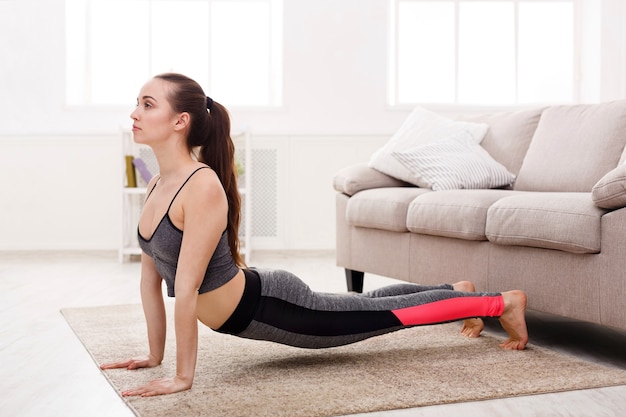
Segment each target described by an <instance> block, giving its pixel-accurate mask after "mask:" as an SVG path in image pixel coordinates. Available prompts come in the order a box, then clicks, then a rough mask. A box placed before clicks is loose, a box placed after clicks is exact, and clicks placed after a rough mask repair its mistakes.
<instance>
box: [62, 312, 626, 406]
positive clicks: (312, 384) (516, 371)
mask: <svg viewBox="0 0 626 417" xmlns="http://www.w3.org/2000/svg"><path fill="white" fill-rule="evenodd" d="M62 313H63V315H64V316H65V318H66V319H67V321H68V322H69V324H70V325H71V327H72V328H73V329H74V331H75V333H76V335H77V336H78V337H79V339H80V340H81V341H82V342H83V344H84V345H85V347H86V348H87V350H88V351H89V353H90V354H91V355H92V357H93V358H94V360H95V362H96V363H98V364H100V363H103V362H108V361H114V360H119V359H126V358H128V357H133V356H141V355H144V354H146V353H147V352H146V349H147V340H146V332H145V325H144V318H143V313H142V310H141V306H139V305H132V306H110V307H96V308H84V309H65V310H63V311H62ZM168 320H169V323H168V340H167V346H166V355H165V360H164V362H163V364H162V365H161V366H160V367H157V368H152V369H143V370H137V371H127V370H110V371H105V372H104V374H105V375H106V377H107V378H108V380H109V381H110V383H111V385H112V386H113V387H114V388H115V389H116V390H117V391H118V392H120V391H122V390H125V389H128V388H132V387H135V386H137V385H140V384H143V383H147V382H149V381H151V380H152V379H156V378H160V377H163V376H172V375H173V374H174V370H175V366H176V363H175V349H174V348H175V345H174V339H173V338H174V331H173V329H174V326H173V323H172V306H171V305H168ZM459 328H460V324H458V323H451V324H445V325H441V326H429V327H419V328H412V329H407V330H402V331H399V332H395V333H392V334H388V335H384V336H380V337H377V338H373V339H369V340H366V341H363V342H360V343H356V344H353V345H350V346H344V347H339V348H332V349H325V350H305V349H296V348H291V347H288V346H282V345H278V344H272V343H267V342H259V341H252V340H245V339H239V338H237V337H233V336H227V335H222V334H219V333H215V332H212V331H211V330H209V329H207V328H206V327H204V326H200V332H199V334H200V340H199V355H198V365H197V369H196V377H195V382H194V385H193V387H192V389H191V390H189V391H186V392H182V393H178V394H174V395H166V396H160V397H152V398H137V397H131V398H126V399H125V401H127V404H128V406H129V407H130V408H131V409H132V410H133V411H134V413H135V414H136V415H138V416H141V417H153V416H172V415H184V416H188V417H189V416H220V417H223V416H246V417H247V416H285V417H286V416H289V417H296V416H307V417H310V416H316V417H317V416H337V415H346V414H353V413H364V412H372V411H381V410H392V409H400V408H409V407H418V406H425V405H433V404H444V403H453V402H465V401H476V400H484V399H492V398H504V397H511V396H520V395H529V394H538V393H547V392H558V391H569V390H576V389H583V388H595V387H603V386H611V385H622V384H626V371H624V370H620V369H613V368H609V367H605V366H602V365H598V364H594V363H589V362H585V361H582V360H579V359H576V358H573V357H570V356H566V355H562V354H559V353H555V352H552V351H549V350H546V349H543V348H539V347H536V346H533V345H532V344H531V345H529V346H528V348H527V349H526V350H525V351H522V352H512V351H504V350H502V349H500V348H499V347H498V343H500V342H501V341H502V340H501V339H500V338H497V337H494V336H491V335H483V336H482V337H480V338H478V339H467V338H465V337H463V336H461V335H460V334H459Z"/></svg>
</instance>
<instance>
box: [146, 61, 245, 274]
mask: <svg viewBox="0 0 626 417" xmlns="http://www.w3.org/2000/svg"><path fill="white" fill-rule="evenodd" d="M154 78H159V79H161V80H164V81H167V82H169V83H170V84H171V86H172V88H171V90H170V92H169V95H168V99H169V103H170V105H171V106H172V109H173V110H174V111H175V112H176V113H182V112H187V113H189V116H190V119H191V121H190V126H189V131H188V136H187V147H188V148H189V151H190V152H192V150H193V149H195V148H197V147H200V151H199V152H198V155H197V157H198V160H199V161H200V162H203V163H205V164H207V165H208V166H210V167H211V168H212V169H213V170H214V171H215V172H216V173H217V176H218V177H219V179H220V182H221V183H222V186H223V187H224V191H225V192H226V198H227V199H228V225H227V227H226V230H227V231H228V245H229V246H230V252H231V255H232V257H233V259H234V260H235V263H236V264H237V265H238V266H245V262H244V260H243V258H242V257H241V254H240V253H239V221H240V216H241V214H240V213H241V196H240V195H239V190H238V188H237V170H236V168H235V145H234V143H233V141H232V139H231V137H230V117H229V115H228V111H227V110H226V108H225V107H224V106H222V105H221V104H219V103H217V102H215V101H213V100H211V99H209V98H207V96H206V94H205V93H204V91H203V90H202V87H200V85H199V84H198V83H197V82H195V81H194V80H192V79H191V78H189V77H186V76H184V75H181V74H175V73H166V74H160V75H157V76H155V77H154ZM209 107H210V110H207V109H208V108H209Z"/></svg>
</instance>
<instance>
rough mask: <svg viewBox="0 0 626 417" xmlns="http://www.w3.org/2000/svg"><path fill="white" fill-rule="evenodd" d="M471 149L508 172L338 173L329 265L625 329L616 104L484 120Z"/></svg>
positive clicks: (620, 114) (625, 255)
mask: <svg viewBox="0 0 626 417" xmlns="http://www.w3.org/2000/svg"><path fill="white" fill-rule="evenodd" d="M465 121H470V122H482V123H486V124H487V125H488V130H487V132H486V134H485V135H484V139H482V142H480V145H481V147H482V148H483V149H484V150H486V151H487V152H488V153H489V155H490V156H491V157H492V158H493V159H495V160H496V161H498V162H499V163H500V164H501V165H503V166H504V167H506V168H507V169H508V171H510V172H511V173H512V174H515V176H516V179H515V182H514V183H513V184H512V185H511V186H508V187H501V188H498V189H448V190H442V191H433V190H431V189H428V188H420V187H417V186H414V185H411V184H408V183H407V182H405V181H402V180H398V179H396V178H393V177H390V176H389V175H386V174H383V173H381V172H380V171H378V170H376V169H373V168H371V167H370V166H369V165H368V164H367V163H363V164H361V165H356V166H350V167H347V168H345V169H343V170H341V171H340V172H339V173H337V175H336V177H335V180H334V187H335V189H336V190H337V191H338V194H337V203H336V208H337V265H339V266H341V267H343V268H345V269H346V278H347V282H348V287H349V289H351V290H355V291H362V286H363V273H373V274H377V275H382V276H388V277H392V278H397V279H400V280H404V281H409V282H415V283H424V284H432V283H441V282H455V281H458V280H465V279H467V280H471V281H473V282H474V283H475V284H476V287H477V290H484V291H506V290H509V289H523V290H525V291H526V292H527V294H528V299H529V308H531V309H533V310H537V311H542V312H546V313H551V314H556V315H560V316H565V317H570V318H574V319H578V320H584V321H589V322H594V323H598V324H601V325H606V326H611V327H615V328H620V329H626V208H622V207H624V206H626V164H623V162H625V160H626V152H625V150H624V149H625V145H626V101H616V102H611V103H603V104H596V105H571V106H551V107H547V108H538V109H530V110H524V111H518V112H508V113H498V114H486V115H482V116H476V117H472V118H465Z"/></svg>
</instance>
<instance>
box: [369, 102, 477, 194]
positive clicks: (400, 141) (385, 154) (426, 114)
mask: <svg viewBox="0 0 626 417" xmlns="http://www.w3.org/2000/svg"><path fill="white" fill-rule="evenodd" d="M487 128H488V126H487V125H486V124H484V123H470V122H461V121H455V120H452V119H449V118H447V117H444V116H441V115H438V114H436V113H433V112H431V111H429V110H426V109H424V108H421V107H417V108H415V109H414V110H413V111H412V112H411V114H409V116H408V117H407V119H406V120H405V121H404V123H403V124H402V126H400V128H399V129H398V131H397V132H396V133H395V134H394V135H393V136H392V137H391V139H389V141H388V142H387V143H386V144H385V145H384V146H383V147H382V148H380V149H378V150H377V151H376V152H374V154H372V157H371V158H370V161H369V166H370V167H372V168H374V169H377V170H379V171H380V172H383V173H385V174H387V175H389V176H391V177H394V178H397V179H399V180H402V181H406V182H411V183H414V181H415V178H414V177H413V175H412V174H411V172H410V171H409V170H408V169H407V168H406V167H404V165H402V164H401V163H400V162H398V161H397V160H396V159H395V158H394V157H393V156H392V153H393V152H400V151H404V150H407V149H410V148H413V147H415V146H419V145H426V144H428V143H433V142H438V141H440V140H443V139H445V138H447V137H449V136H451V135H453V134H457V133H460V132H465V131H467V132H468V133H469V134H470V135H471V136H472V138H474V140H475V141H476V143H480V141H481V140H482V139H483V137H484V136H485V132H486V131H487Z"/></svg>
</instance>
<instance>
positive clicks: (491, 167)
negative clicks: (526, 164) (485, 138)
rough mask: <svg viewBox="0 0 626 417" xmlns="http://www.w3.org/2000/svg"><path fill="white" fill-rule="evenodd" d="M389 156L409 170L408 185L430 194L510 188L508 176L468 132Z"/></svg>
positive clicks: (513, 177)
mask: <svg viewBox="0 0 626 417" xmlns="http://www.w3.org/2000/svg"><path fill="white" fill-rule="evenodd" d="M392 156H393V157H394V158H395V159H396V160H397V161H398V162H399V163H400V164H402V165H403V166H404V167H406V168H407V169H408V170H410V171H411V173H412V174H413V176H414V177H415V181H414V182H411V183H412V184H415V185H417V186H419V187H422V188H431V189H432V190H433V191H441V190H457V189H472V188H497V187H502V186H505V185H511V184H513V182H514V181H515V175H513V174H511V173H510V172H509V171H508V170H507V169H506V168H505V167H504V166H503V165H502V164H500V163H499V162H498V161H496V160H495V159H493V158H492V157H491V155H489V153H488V152H487V151H486V150H485V149H484V148H483V147H482V146H480V145H479V144H477V143H476V142H474V140H473V138H472V137H471V136H470V134H469V133H467V132H462V133H460V134H456V135H453V136H450V137H449V138H447V139H445V140H443V141H440V142H437V143H431V144H428V145H422V146H417V147H415V148H412V149H409V150H407V151H403V152H393V153H392Z"/></svg>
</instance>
